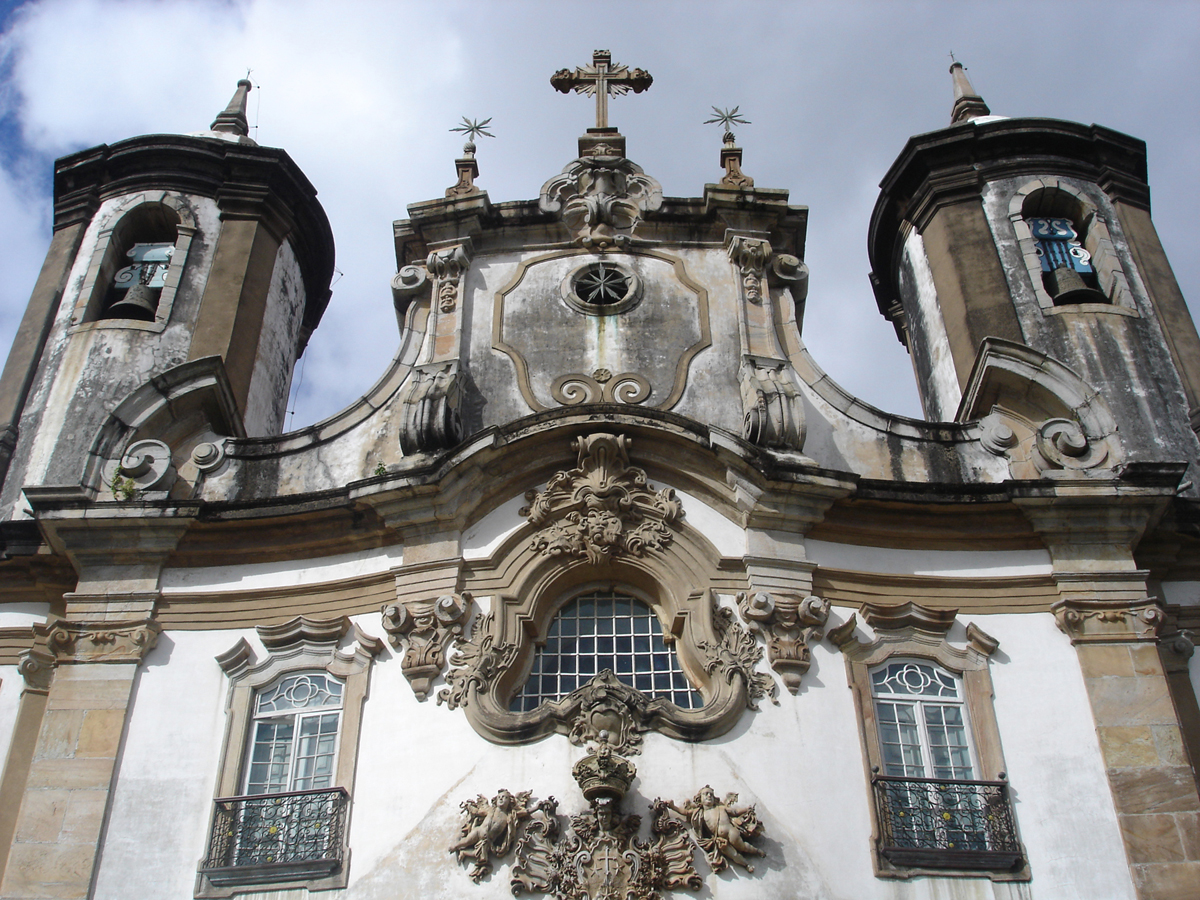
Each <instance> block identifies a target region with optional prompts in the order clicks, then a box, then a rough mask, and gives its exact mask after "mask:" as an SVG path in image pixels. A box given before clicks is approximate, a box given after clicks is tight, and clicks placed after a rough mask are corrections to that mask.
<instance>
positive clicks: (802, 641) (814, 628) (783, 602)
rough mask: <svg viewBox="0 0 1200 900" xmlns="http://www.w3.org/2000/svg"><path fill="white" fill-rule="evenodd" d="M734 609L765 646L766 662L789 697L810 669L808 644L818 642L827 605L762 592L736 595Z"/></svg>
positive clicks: (817, 599)
mask: <svg viewBox="0 0 1200 900" xmlns="http://www.w3.org/2000/svg"><path fill="white" fill-rule="evenodd" d="M737 601H738V609H739V610H741V613H742V618H744V619H745V620H746V621H747V622H748V623H749V624H750V629H751V631H753V632H754V633H755V634H757V635H759V636H760V637H762V638H763V639H764V640H765V641H766V642H767V659H768V660H769V661H770V663H771V668H773V669H774V670H775V671H776V672H778V673H779V676H780V677H781V678H782V679H783V683H784V686H785V687H787V689H788V690H789V691H791V692H792V693H793V694H794V693H796V692H797V691H798V690H800V679H801V678H802V677H803V675H804V673H805V672H807V671H808V669H809V667H810V666H811V665H812V652H811V651H810V650H809V649H808V642H809V641H811V640H814V639H815V640H820V639H821V636H822V633H823V627H824V625H825V622H826V620H828V618H829V602H828V601H827V600H822V599H821V598H820V597H815V596H811V595H810V596H808V597H805V598H804V599H803V600H800V599H799V598H796V597H788V596H785V595H780V596H774V595H772V594H769V593H767V592H766V591H754V592H752V593H740V594H738V595H737Z"/></svg>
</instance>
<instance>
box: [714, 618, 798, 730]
mask: <svg viewBox="0 0 1200 900" xmlns="http://www.w3.org/2000/svg"><path fill="white" fill-rule="evenodd" d="M713 624H714V626H715V627H716V630H717V633H718V634H719V635H720V643H717V644H713V643H711V642H710V641H702V642H701V643H700V650H701V652H702V653H704V654H705V656H706V657H707V659H706V660H705V662H704V671H706V672H708V673H709V674H714V673H715V674H717V675H718V676H719V677H720V678H723V679H724V680H726V681H729V682H732V681H733V680H734V678H736V677H737V676H739V675H740V676H741V678H742V680H743V681H745V683H746V706H748V707H749V708H750V709H758V703H757V701H758V700H759V699H760V698H762V697H770V698H771V701H772V702H773V703H778V702H779V701H778V700H776V699H775V697H776V695H777V694H778V693H779V688H777V687H776V686H775V679H773V678H772V677H771V676H770V675H767V674H765V673H763V672H757V671H755V668H756V667H757V666H758V663H759V661H760V660H761V659H762V657H763V652H762V647H760V646H759V645H758V641H756V640H755V639H754V635H752V634H751V633H750V632H749V631H747V630H746V629H745V628H743V627H742V626H741V624H740V623H739V622H738V621H737V620H736V619H735V618H734V615H733V611H732V610H729V609H726V608H724V607H722V608H720V609H718V610H717V611H716V612H715V613H714V615H713Z"/></svg>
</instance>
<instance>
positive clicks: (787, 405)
mask: <svg viewBox="0 0 1200 900" xmlns="http://www.w3.org/2000/svg"><path fill="white" fill-rule="evenodd" d="M738 380H739V382H740V384H741V392H742V411H743V419H742V437H744V438H745V439H746V440H748V441H749V442H750V443H752V444H758V445H759V446H760V447H779V448H782V449H787V450H799V449H801V448H802V447H803V446H804V406H803V403H802V402H801V400H800V391H799V390H798V389H797V387H796V383H795V380H794V379H793V377H792V366H791V363H789V362H787V361H786V360H782V359H765V358H763V357H759V356H749V355H747V356H743V357H742V365H741V368H740V369H739V370H738Z"/></svg>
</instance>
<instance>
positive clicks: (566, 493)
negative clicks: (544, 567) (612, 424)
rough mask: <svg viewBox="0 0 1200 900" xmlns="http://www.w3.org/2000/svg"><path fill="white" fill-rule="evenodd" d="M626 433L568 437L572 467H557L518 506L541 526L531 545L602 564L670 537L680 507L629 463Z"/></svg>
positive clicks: (636, 553)
mask: <svg viewBox="0 0 1200 900" xmlns="http://www.w3.org/2000/svg"><path fill="white" fill-rule="evenodd" d="M629 443H630V441H629V438H627V437H624V436H622V435H615V434H603V433H601V434H590V435H587V436H585V437H581V438H579V439H578V440H577V441H574V442H572V445H571V446H572V449H575V450H577V451H578V453H579V464H578V465H577V466H576V467H575V468H574V469H569V470H567V471H563V472H559V473H558V474H557V475H555V476H554V477H553V478H551V479H550V483H549V484H547V485H546V489H545V490H544V491H529V492H527V493H526V494H525V499H526V500H528V501H529V505H528V506H526V507H524V508H523V509H522V510H521V515H523V516H526V517H528V519H529V523H530V524H531V525H533V526H535V527H538V528H539V529H540V530H539V531H538V533H537V534H536V535H534V537H533V539H532V542H531V547H532V548H533V549H534V550H536V551H537V552H539V553H541V554H543V555H545V556H562V557H579V558H585V559H587V561H588V562H589V563H591V564H592V565H600V564H602V563H604V562H607V561H608V560H610V559H612V558H613V557H614V556H622V555H629V556H643V555H645V554H646V553H648V552H653V551H659V550H662V549H663V547H665V546H666V545H667V544H669V543H670V542H671V540H672V539H673V534H672V532H671V528H670V526H672V525H673V524H675V522H676V521H678V520H679V518H680V517H682V516H683V506H682V505H681V504H680V502H679V500H677V499H676V498H675V492H674V491H672V490H670V489H669V488H668V489H663V490H658V491H656V490H654V487H653V486H652V485H649V484H648V483H647V480H646V473H645V472H644V471H643V470H642V469H639V468H636V467H635V466H631V465H630V464H629V455H628V449H629Z"/></svg>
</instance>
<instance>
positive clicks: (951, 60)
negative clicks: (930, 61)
mask: <svg viewBox="0 0 1200 900" xmlns="http://www.w3.org/2000/svg"><path fill="white" fill-rule="evenodd" d="M950 62H952V63H956V62H958V60H957V59H955V58H954V51H953V50H951V51H950Z"/></svg>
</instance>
